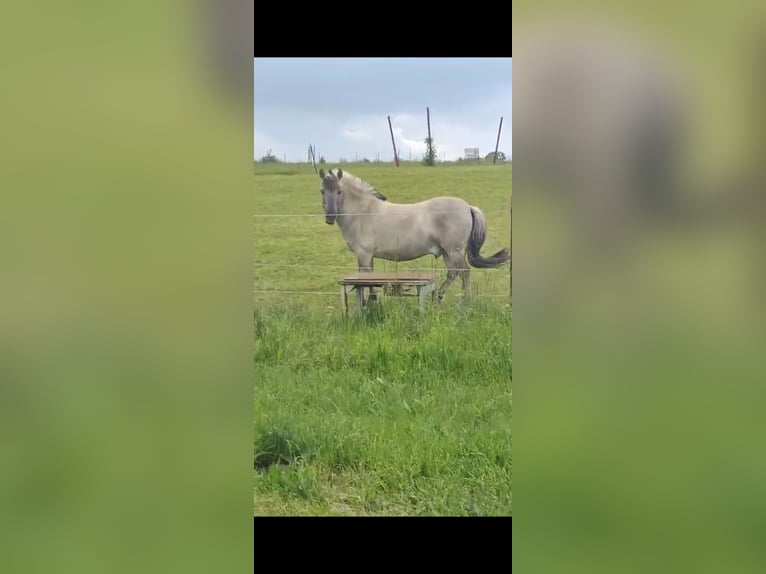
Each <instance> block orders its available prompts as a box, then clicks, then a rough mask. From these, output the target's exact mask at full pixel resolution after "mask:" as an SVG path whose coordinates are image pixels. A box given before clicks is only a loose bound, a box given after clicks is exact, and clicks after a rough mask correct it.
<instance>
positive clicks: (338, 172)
mask: <svg viewBox="0 0 766 574" xmlns="http://www.w3.org/2000/svg"><path fill="white" fill-rule="evenodd" d="M335 175H336V177H337V178H338V179H340V178H341V177H343V170H342V169H341V168H338V171H337V172H336V174H335Z"/></svg>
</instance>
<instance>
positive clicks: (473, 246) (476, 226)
mask: <svg viewBox="0 0 766 574" xmlns="http://www.w3.org/2000/svg"><path fill="white" fill-rule="evenodd" d="M471 216H472V217H473V226H472V227H471V235H470V236H469V237H468V246H467V249H466V255H468V263H470V264H471V266H472V267H476V268H479V269H488V268H494V267H500V266H501V265H503V264H505V263H508V262H509V261H510V260H511V250H510V249H507V248H506V249H501V250H500V251H498V252H497V253H495V254H494V255H490V256H489V257H482V256H481V254H480V253H479V252H480V251H481V246H482V245H484V241H485V240H486V239H487V222H486V220H485V219H484V214H483V213H482V212H481V210H480V209H478V208H477V207H471Z"/></svg>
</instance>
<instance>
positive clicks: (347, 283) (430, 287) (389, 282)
mask: <svg viewBox="0 0 766 574" xmlns="http://www.w3.org/2000/svg"><path fill="white" fill-rule="evenodd" d="M338 284H339V285H340V299H341V302H342V303H343V312H344V313H345V314H346V315H348V294H349V293H350V292H351V291H354V290H356V301H357V308H358V309H359V310H360V311H361V310H362V309H363V308H364V288H365V287H367V288H370V287H381V288H383V289H384V292H385V293H387V294H389V295H396V296H399V297H417V298H418V303H419V305H420V308H421V309H424V308H425V306H426V300H427V298H428V295H429V294H430V295H431V299H433V297H434V294H435V293H436V274H435V273H417V272H399V273H375V272H373V271H369V272H361V273H355V274H354V275H350V276H348V277H344V278H343V279H341V280H340V281H338ZM413 290H414V292H413Z"/></svg>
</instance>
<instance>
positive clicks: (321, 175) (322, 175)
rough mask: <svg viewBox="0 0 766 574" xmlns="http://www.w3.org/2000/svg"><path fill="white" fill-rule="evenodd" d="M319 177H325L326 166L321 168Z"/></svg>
mask: <svg viewBox="0 0 766 574" xmlns="http://www.w3.org/2000/svg"><path fill="white" fill-rule="evenodd" d="M319 179H324V168H321V169H320V170H319Z"/></svg>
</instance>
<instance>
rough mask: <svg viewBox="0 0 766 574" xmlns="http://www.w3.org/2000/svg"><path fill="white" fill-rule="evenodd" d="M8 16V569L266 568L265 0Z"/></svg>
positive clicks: (4, 308) (3, 374) (2, 387)
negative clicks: (261, 211) (258, 375)
mask: <svg viewBox="0 0 766 574" xmlns="http://www.w3.org/2000/svg"><path fill="white" fill-rule="evenodd" d="M2 14H3V17H2V24H0V27H2V30H3V31H2V34H0V44H2V50H0V60H1V61H2V70H3V81H2V85H3V88H2V96H1V97H2V100H3V108H2V109H3V111H2V137H0V152H1V153H0V164H1V165H2V167H0V174H1V175H0V178H1V180H2V183H0V187H2V192H1V193H0V197H1V198H2V199H1V200H0V201H1V203H0V252H2V257H1V258H0V260H1V261H2V267H1V268H0V269H1V270H0V461H2V462H0V556H2V559H1V560H2V567H0V569H2V570H3V571H5V572H78V573H83V572H99V573H103V572H131V573H135V572H163V573H167V572H180V571H183V572H250V571H252V560H253V558H252V556H253V553H252V548H253V538H252V528H253V522H252V485H251V473H252V463H253V458H252V456H253V455H252V428H253V426H252V416H253V415H252V404H253V402H252V389H253V381H252V378H251V377H252V328H253V327H252V325H253V324H252V273H251V268H252V247H251V246H252V243H251V241H252V213H253V212H252V146H253V138H252V129H253V128H252V126H253V121H252V113H253V112H252V109H253V107H252V86H253V79H252V70H253V65H252V45H253V28H252V22H253V4H252V3H248V2H209V1H205V2H196V3H188V2H178V1H175V2H138V3H136V2H131V3H125V4H114V3H110V4H104V3H99V2H77V1H76V2H68V3H63V4H62V3H46V4H45V5H44V6H43V5H38V4H35V3H13V4H7V5H5V6H4V7H3V9H2Z"/></svg>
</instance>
